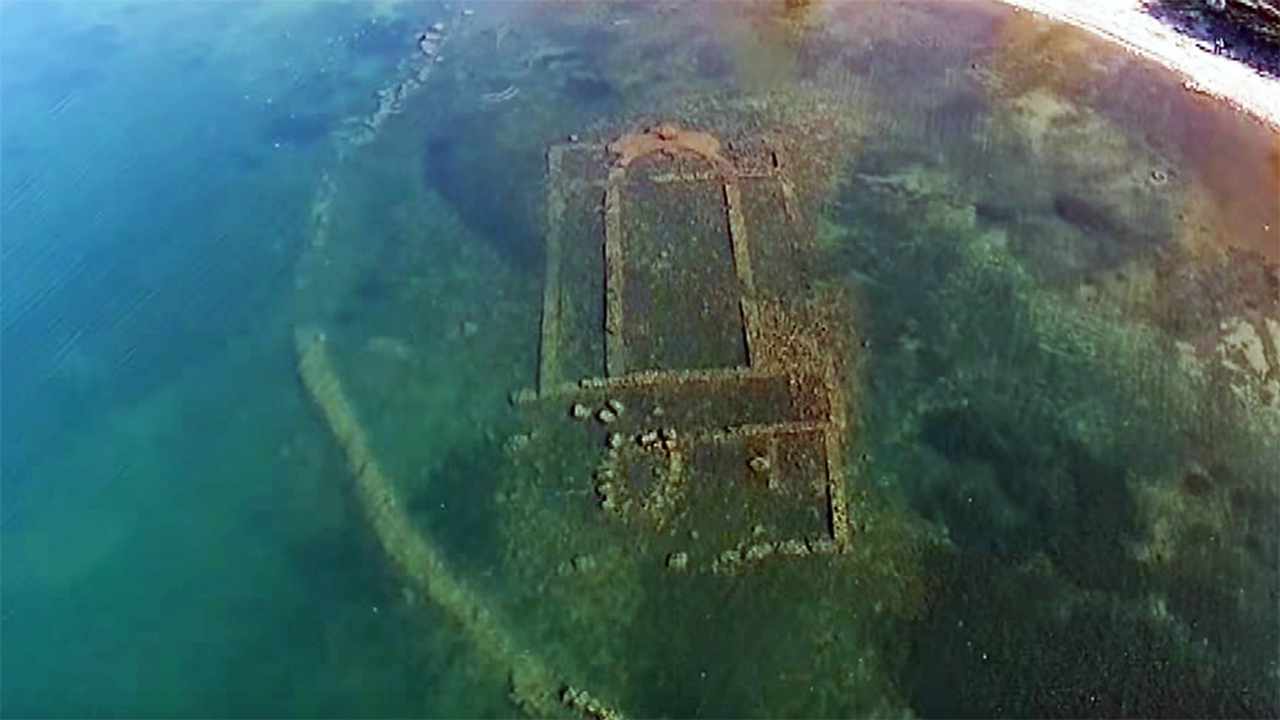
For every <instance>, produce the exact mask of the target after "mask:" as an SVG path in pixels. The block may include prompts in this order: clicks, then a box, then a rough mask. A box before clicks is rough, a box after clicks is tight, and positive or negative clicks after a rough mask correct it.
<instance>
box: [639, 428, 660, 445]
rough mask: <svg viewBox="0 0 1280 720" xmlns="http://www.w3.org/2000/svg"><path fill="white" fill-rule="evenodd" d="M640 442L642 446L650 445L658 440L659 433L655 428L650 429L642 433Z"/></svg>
mask: <svg viewBox="0 0 1280 720" xmlns="http://www.w3.org/2000/svg"><path fill="white" fill-rule="evenodd" d="M639 442H640V446H641V447H648V446H650V445H653V444H654V443H656V442H658V433H657V432H656V431H654V430H649V431H647V432H644V433H641V435H640V438H639Z"/></svg>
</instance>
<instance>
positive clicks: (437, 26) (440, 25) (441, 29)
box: [431, 22, 444, 33]
mask: <svg viewBox="0 0 1280 720" xmlns="http://www.w3.org/2000/svg"><path fill="white" fill-rule="evenodd" d="M431 32H438V33H442V32H444V23H442V22H438V23H435V24H433V25H432V26H431Z"/></svg>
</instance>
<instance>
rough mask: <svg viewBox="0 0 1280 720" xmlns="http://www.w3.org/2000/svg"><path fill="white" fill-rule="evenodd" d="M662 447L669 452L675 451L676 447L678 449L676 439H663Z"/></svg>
mask: <svg viewBox="0 0 1280 720" xmlns="http://www.w3.org/2000/svg"><path fill="white" fill-rule="evenodd" d="M662 449H663V450H666V451H667V452H674V451H675V449H676V441H675V440H663V441H662Z"/></svg>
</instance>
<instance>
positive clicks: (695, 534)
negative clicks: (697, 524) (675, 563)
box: [689, 530, 698, 542]
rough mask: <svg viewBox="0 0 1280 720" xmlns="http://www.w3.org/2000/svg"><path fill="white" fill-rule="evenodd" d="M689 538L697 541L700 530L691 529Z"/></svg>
mask: <svg viewBox="0 0 1280 720" xmlns="http://www.w3.org/2000/svg"><path fill="white" fill-rule="evenodd" d="M689 539H690V540H693V541H695V542H696V541H697V540H698V531H697V530H690V531H689Z"/></svg>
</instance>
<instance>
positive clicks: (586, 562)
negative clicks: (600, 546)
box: [572, 555, 596, 573]
mask: <svg viewBox="0 0 1280 720" xmlns="http://www.w3.org/2000/svg"><path fill="white" fill-rule="evenodd" d="M572 562H573V570H574V572H580V573H584V572H591V571H593V570H595V569H596V559H595V558H594V557H592V556H590V555H574V556H573V561H572Z"/></svg>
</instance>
